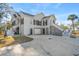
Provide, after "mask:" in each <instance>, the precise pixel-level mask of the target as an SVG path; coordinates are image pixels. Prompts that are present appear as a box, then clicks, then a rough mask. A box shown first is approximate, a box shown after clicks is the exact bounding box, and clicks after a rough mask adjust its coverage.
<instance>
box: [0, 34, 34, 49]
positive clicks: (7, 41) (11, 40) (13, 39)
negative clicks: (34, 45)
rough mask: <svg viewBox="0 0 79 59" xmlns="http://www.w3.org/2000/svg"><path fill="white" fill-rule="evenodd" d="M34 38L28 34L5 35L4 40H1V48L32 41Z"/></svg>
mask: <svg viewBox="0 0 79 59" xmlns="http://www.w3.org/2000/svg"><path fill="white" fill-rule="evenodd" d="M32 40H33V39H32V38H30V37H26V36H21V37H20V36H19V35H17V36H7V37H5V38H4V39H3V40H2V42H0V48H2V47H5V46H10V45H15V44H18V43H24V42H29V41H32Z"/></svg>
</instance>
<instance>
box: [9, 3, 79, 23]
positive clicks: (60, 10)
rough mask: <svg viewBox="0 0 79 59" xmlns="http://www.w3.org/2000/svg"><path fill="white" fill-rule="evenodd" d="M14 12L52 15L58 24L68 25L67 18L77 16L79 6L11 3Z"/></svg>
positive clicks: (71, 4)
mask: <svg viewBox="0 0 79 59" xmlns="http://www.w3.org/2000/svg"><path fill="white" fill-rule="evenodd" d="M10 5H11V6H12V7H13V8H14V10H16V11H17V12H19V11H20V10H23V11H24V12H26V13H30V14H37V13H40V12H43V13H44V14H45V15H51V14H54V15H55V16H56V18H57V22H58V23H63V24H69V23H70V21H67V17H68V15H70V14H76V15H78V16H79V4H77V3H12V4H10Z"/></svg>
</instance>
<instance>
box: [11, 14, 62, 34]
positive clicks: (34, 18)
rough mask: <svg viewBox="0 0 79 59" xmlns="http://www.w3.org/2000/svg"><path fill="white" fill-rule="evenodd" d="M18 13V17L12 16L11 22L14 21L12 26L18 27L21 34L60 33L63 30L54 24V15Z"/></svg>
mask: <svg viewBox="0 0 79 59" xmlns="http://www.w3.org/2000/svg"><path fill="white" fill-rule="evenodd" d="M19 15H20V17H19V18H16V16H15V17H13V18H12V22H14V21H15V24H14V26H13V28H17V27H20V28H19V29H20V32H21V34H22V35H25V36H27V35H62V31H63V30H62V29H61V28H60V27H59V26H58V25H56V24H55V20H54V19H55V18H54V15H50V16H45V15H44V14H43V13H39V14H36V15H31V14H28V13H25V12H21V13H19ZM19 19H20V21H19ZM19 22H21V26H19Z"/></svg>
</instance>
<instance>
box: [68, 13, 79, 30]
mask: <svg viewBox="0 0 79 59" xmlns="http://www.w3.org/2000/svg"><path fill="white" fill-rule="evenodd" d="M75 19H78V16H77V15H75V14H71V15H69V16H68V20H71V21H72V27H73V31H74V30H75V25H74V20H75Z"/></svg>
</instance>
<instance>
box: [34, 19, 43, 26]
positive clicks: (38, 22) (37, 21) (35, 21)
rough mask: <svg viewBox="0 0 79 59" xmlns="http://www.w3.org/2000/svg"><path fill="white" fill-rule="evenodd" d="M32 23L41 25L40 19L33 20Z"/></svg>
mask: <svg viewBox="0 0 79 59" xmlns="http://www.w3.org/2000/svg"><path fill="white" fill-rule="evenodd" d="M33 25H42V21H39V20H33Z"/></svg>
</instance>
